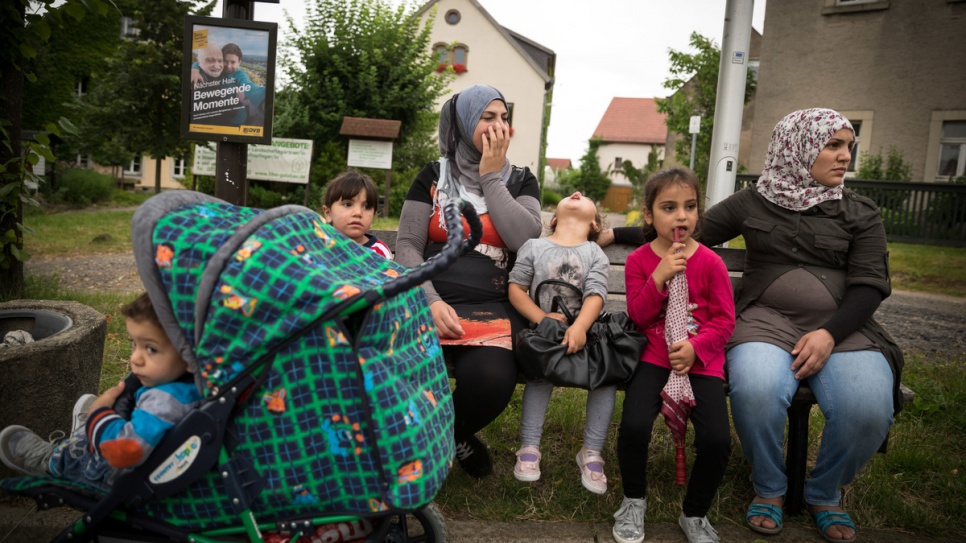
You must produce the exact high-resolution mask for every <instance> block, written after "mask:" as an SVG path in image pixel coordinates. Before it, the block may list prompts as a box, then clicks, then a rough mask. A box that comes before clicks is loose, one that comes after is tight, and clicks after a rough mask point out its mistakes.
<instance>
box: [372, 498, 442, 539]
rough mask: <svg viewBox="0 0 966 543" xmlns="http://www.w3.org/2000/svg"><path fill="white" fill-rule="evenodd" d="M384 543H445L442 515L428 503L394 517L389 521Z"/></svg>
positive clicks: (434, 506) (434, 505)
mask: <svg viewBox="0 0 966 543" xmlns="http://www.w3.org/2000/svg"><path fill="white" fill-rule="evenodd" d="M383 541H384V543H417V542H425V543H446V525H445V524H444V521H443V514H442V513H441V512H440V511H439V508H438V507H436V504H434V503H430V504H429V505H427V506H426V507H423V508H422V509H419V510H417V511H413V512H412V513H409V514H407V515H395V516H392V517H390V519H389V531H388V532H387V533H386V536H385V538H384V539H383Z"/></svg>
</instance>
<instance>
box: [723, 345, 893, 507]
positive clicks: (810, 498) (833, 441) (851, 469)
mask: <svg viewBox="0 0 966 543" xmlns="http://www.w3.org/2000/svg"><path fill="white" fill-rule="evenodd" d="M794 360H795V357H793V356H792V355H791V354H789V353H788V352H787V351H785V350H784V349H782V348H781V347H777V346H775V345H772V344H770V343H758V342H750V343H742V344H739V345H736V346H735V347H732V348H731V349H730V350H729V351H728V354H727V370H728V382H729V384H730V385H731V393H730V396H731V415H732V418H733V419H734V424H735V430H736V431H737V433H738V439H740V440H741V448H742V450H743V451H744V453H745V457H746V458H747V459H748V461H749V462H751V480H752V484H753V485H754V487H755V493H756V494H758V495H759V496H761V497H762V498H777V497H781V496H784V495H785V493H786V491H787V488H788V478H787V477H786V475H785V463H784V459H783V458H782V443H783V441H784V437H785V420H786V418H787V416H788V414H787V410H788V406H789V405H791V402H792V397H793V396H794V395H795V391H796V390H798V381H796V380H795V373H794V372H793V371H792V370H791V365H792V362H793V361H794ZM807 381H808V384H809V386H810V387H811V388H812V392H814V393H815V399H816V400H817V402H818V406H819V409H821V410H822V414H823V415H825V427H824V429H823V430H822V443H821V445H820V447H819V451H818V459H817V460H816V462H815V467H814V468H812V471H811V473H810V474H809V479H808V481H807V482H806V483H805V502H806V503H808V504H812V505H831V506H834V505H838V504H839V501H840V500H841V498H842V493H841V491H840V489H839V487H841V486H843V485H847V484H849V483H850V482H852V479H853V478H854V477H855V474H856V473H857V472H858V471H859V470H860V469H862V467H863V466H865V464H866V463H867V462H868V461H869V460H871V459H872V456H873V455H875V453H876V451H877V450H878V449H879V446H880V445H882V442H883V441H884V440H885V438H886V435H888V433H889V427H890V426H891V425H892V415H893V405H892V382H893V376H892V370H891V369H890V368H889V363H888V362H887V361H886V358H885V356H883V355H882V353H880V352H878V351H854V352H844V353H833V354H832V356H831V357H829V360H828V362H827V363H826V364H825V366H824V367H823V368H822V369H821V370H820V371H819V372H818V373H816V374H814V375H812V376H810V377H808V378H807Z"/></svg>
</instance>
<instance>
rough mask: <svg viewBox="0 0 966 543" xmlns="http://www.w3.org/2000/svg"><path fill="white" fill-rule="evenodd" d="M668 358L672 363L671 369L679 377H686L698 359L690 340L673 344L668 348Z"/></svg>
mask: <svg viewBox="0 0 966 543" xmlns="http://www.w3.org/2000/svg"><path fill="white" fill-rule="evenodd" d="M667 357H668V360H669V361H670V362H671V369H673V370H674V373H676V374H678V375H684V374H686V373H688V371H690V370H691V366H693V365H694V361H695V360H696V359H697V357H696V356H695V354H694V346H693V345H691V342H690V341H688V340H686V339H685V340H683V341H678V342H677V343H672V344H671V345H670V346H669V347H668V348H667Z"/></svg>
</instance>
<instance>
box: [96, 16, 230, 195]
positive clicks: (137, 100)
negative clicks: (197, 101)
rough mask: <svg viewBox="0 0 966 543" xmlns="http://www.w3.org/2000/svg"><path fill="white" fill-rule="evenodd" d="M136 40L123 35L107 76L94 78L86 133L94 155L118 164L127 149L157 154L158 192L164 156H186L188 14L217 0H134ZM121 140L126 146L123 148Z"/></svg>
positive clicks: (130, 154)
mask: <svg viewBox="0 0 966 543" xmlns="http://www.w3.org/2000/svg"><path fill="white" fill-rule="evenodd" d="M130 7H131V12H130V15H131V16H132V18H133V19H134V26H135V27H136V28H137V29H138V35H137V38H136V39H124V40H121V43H120V46H119V47H118V49H117V51H116V52H115V54H114V56H113V57H112V58H111V59H110V60H109V62H108V67H107V70H106V72H105V74H104V76H103V77H102V78H100V79H99V80H98V81H97V82H95V83H94V87H95V88H94V90H93V91H92V92H91V96H90V99H89V108H88V110H87V111H88V113H89V115H88V116H87V117H86V120H85V122H84V123H83V126H84V127H85V128H86V130H85V133H84V134H82V135H83V137H85V138H89V140H90V141H91V146H90V151H91V152H92V153H93V154H97V155H98V156H101V157H104V158H105V159H108V160H109V161H110V163H112V164H113V163H116V161H117V158H118V155H119V154H123V153H122V151H123V150H126V151H127V154H128V156H129V157H133V156H137V155H139V154H141V153H145V154H148V155H150V156H151V157H153V158H154V159H155V181H154V190H155V192H161V160H162V159H163V158H164V157H168V156H185V155H187V154H188V151H189V148H190V142H188V141H187V140H182V139H181V67H182V54H183V44H184V18H185V15H188V14H189V13H193V12H196V10H197V13H200V14H202V15H207V14H208V13H209V12H210V11H211V9H212V8H213V7H214V2H212V3H209V4H207V5H204V6H202V3H201V0H188V1H179V0H154V1H152V2H133V3H131V6H130ZM118 142H123V146H124V148H123V149H122V150H119V149H118V145H117V144H118Z"/></svg>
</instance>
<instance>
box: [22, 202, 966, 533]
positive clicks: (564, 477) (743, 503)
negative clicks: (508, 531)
mask: <svg viewBox="0 0 966 543" xmlns="http://www.w3.org/2000/svg"><path fill="white" fill-rule="evenodd" d="M132 215H133V212H132V211H116V210H115V211H110V210H104V211H97V212H93V213H91V212H73V213H58V214H32V215H30V216H28V217H27V220H26V222H27V225H28V226H30V227H32V228H33V229H34V230H35V231H36V233H35V234H33V235H31V236H29V237H28V238H27V248H28V250H29V251H30V252H31V253H32V254H33V255H34V257H35V258H57V257H59V256H67V255H75V254H88V253H111V252H126V251H130V250H131V247H130V240H129V236H130V220H131V216H132ZM395 226H396V220H395V219H388V220H383V219H378V220H377V222H376V223H375V224H374V225H373V228H375V229H393V228H395ZM100 234H109V235H110V239H107V240H104V241H99V242H94V241H92V240H93V239H94V238H96V237H97V236H99V235H100ZM76 240H81V241H80V242H78V241H76ZM732 246H738V245H737V244H732ZM890 252H891V266H892V274H893V280H894V287H895V288H897V289H904V290H917V291H922V292H930V293H938V294H950V295H954V296H966V272H964V269H966V249H951V248H943V247H931V246H920V245H909V244H890ZM27 279H28V281H27V289H28V292H27V296H28V297H30V298H43V299H69V300H77V301H80V302H82V303H84V304H87V305H89V306H91V307H93V308H95V309H96V310H98V311H100V312H102V313H104V314H105V315H107V316H108V319H109V322H108V338H107V342H106V345H105V362H104V369H103V371H102V376H101V389H102V390H103V389H105V388H107V387H108V386H111V385H113V384H115V383H116V382H117V381H118V380H119V379H120V378H121V377H123V375H124V374H125V373H126V371H127V358H128V356H129V353H130V346H129V342H128V340H127V335H126V332H125V330H124V319H123V317H122V316H121V315H120V312H119V308H120V306H121V305H122V304H123V303H125V302H127V301H129V300H130V299H132V298H133V296H134V295H114V294H97V295H92V294H80V293H76V292H65V291H63V290H62V289H60V287H59V285H58V283H57V281H56V280H43V281H40V280H37V279H36V278H30V277H28V278H27ZM903 382H904V383H906V384H907V385H909V386H910V387H911V388H912V389H913V390H914V391H915V392H916V400H915V403H914V404H913V405H911V406H909V407H907V408H906V410H905V411H904V412H903V413H901V414H900V415H899V416H898V417H897V419H896V422H895V425H894V426H893V429H892V433H891V436H890V441H889V452H888V454H885V455H876V457H875V458H874V459H873V461H872V462H871V463H870V464H869V466H868V467H866V468H865V469H864V470H863V471H862V472H861V473H860V474H859V476H858V477H857V479H856V480H855V482H854V483H853V484H852V485H850V486H849V487H848V488H847V489H845V494H844V498H843V499H844V505H845V507H846V508H847V509H848V510H849V512H850V513H851V514H852V515H853V517H854V518H855V520H856V522H857V523H858V524H859V526H860V528H861V527H863V526H865V527H880V528H895V529H901V530H903V531H908V532H912V533H916V534H922V535H924V536H940V535H941V536H946V537H950V538H953V539H956V538H960V539H964V540H966V477H964V475H966V358H961V359H953V358H950V359H942V360H935V359H930V360H925V359H923V357H921V356H918V355H914V354H908V353H907V360H906V369H905V372H904V374H903ZM521 398H522V387H517V391H516V393H515V394H514V396H513V399H512V401H511V403H510V406H509V407H508V408H507V409H506V411H505V412H504V413H503V414H502V415H501V416H500V418H499V419H498V420H497V421H496V422H495V423H494V424H491V425H490V426H489V427H488V428H487V429H485V430H484V431H483V433H482V435H483V437H484V439H485V440H486V441H487V442H488V443H489V445H490V447H491V451H492V453H493V457H494V461H495V473H494V475H493V476H491V477H487V478H486V479H484V480H482V481H476V480H474V479H471V478H469V477H467V476H466V475H465V474H463V473H462V471H461V470H460V469H459V468H454V469H453V472H452V474H451V475H450V477H449V478H448V479H447V482H446V484H445V486H444V487H443V489H442V491H441V492H440V493H439V495H438V496H437V503H438V504H439V505H440V506H441V507H442V508H443V509H444V511H445V513H446V514H447V515H450V516H453V517H460V518H476V519H484V520H519V521H586V522H604V523H609V522H611V521H612V518H611V515H612V514H613V513H614V511H615V510H616V509H617V506H618V505H619V503H620V498H621V494H620V492H621V483H620V474H619V472H618V469H617V456H616V452H615V444H616V435H617V423H618V421H619V419H620V411H621V405H622V400H623V393H620V394H618V400H617V407H616V409H615V414H614V418H613V421H612V425H611V431H610V433H609V438H608V442H607V445H606V447H605V451H604V458H605V459H606V460H607V462H608V463H607V465H606V468H605V469H606V472H607V475H608V479H609V487H610V489H609V491H608V493H607V494H606V495H604V496H596V495H593V494H590V493H589V492H587V491H586V490H584V489H583V487H582V486H581V484H580V479H579V475H578V472H577V469H576V466H575V464H574V455H575V453H576V451H577V449H579V447H580V440H581V436H582V434H583V416H584V402H585V393H584V392H582V391H578V390H566V389H557V390H555V391H554V396H553V401H552V402H551V404H550V410H549V412H548V416H547V423H546V426H545V428H544V443H543V447H542V452H543V455H544V456H543V462H542V470H543V478H542V479H541V480H540V481H538V482H536V483H531V484H525V483H520V482H518V481H516V480H515V479H514V478H513V475H512V470H513V462H514V461H515V458H514V455H513V453H514V451H515V450H516V449H517V448H518V446H519V421H520V411H521ZM821 424H822V417H821V414H820V413H818V410H817V409H814V410H813V412H812V418H811V426H812V445H813V450H812V451H810V455H811V459H812V460H814V457H815V454H816V452H817V450H816V449H815V448H814V447H815V444H816V443H817V442H818V439H817V436H818V435H819V433H820V431H821ZM733 446H734V452H733V453H732V459H731V462H730V464H729V467H728V471H727V473H726V476H725V480H724V482H723V484H722V486H721V488H720V490H719V493H718V498H717V500H716V501H715V504H714V506H713V508H712V510H711V512H710V513H709V517H710V518H711V520H712V521H713V522H715V523H732V524H743V523H744V513H745V508H746V507H747V504H748V502H749V501H750V500H751V498H752V497H753V495H754V492H753V490H752V489H751V484H750V482H749V480H748V476H749V468H748V465H747V463H746V462H745V460H744V459H743V455H742V453H741V449H740V447H739V444H738V440H737V438H736V437H735V438H734V440H733ZM650 453H651V465H650V467H649V470H648V472H649V476H650V487H649V496H648V512H647V519H648V521H649V522H674V521H675V520H676V518H677V515H678V513H679V511H680V502H681V499H682V497H683V490H682V489H681V488H679V487H676V486H674V484H673V475H672V474H673V471H674V458H673V446H672V444H671V440H670V435H669V433H668V432H667V430H666V428H665V427H664V425H663V424H662V423H661V422H660V421H658V422H657V423H656V427H655V432H654V439H653V441H652V443H651V445H650ZM689 460H693V451H690V452H689ZM787 522H789V523H809V522H810V521H809V520H808V519H807V517H805V516H800V517H793V518H789V519H787ZM749 534H750V532H749Z"/></svg>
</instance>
